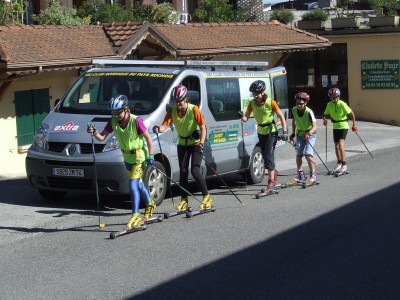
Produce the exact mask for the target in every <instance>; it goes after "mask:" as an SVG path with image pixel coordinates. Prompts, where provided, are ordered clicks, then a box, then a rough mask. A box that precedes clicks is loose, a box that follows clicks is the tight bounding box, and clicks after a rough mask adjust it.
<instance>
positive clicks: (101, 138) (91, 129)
mask: <svg viewBox="0 0 400 300" xmlns="http://www.w3.org/2000/svg"><path fill="white" fill-rule="evenodd" d="M107 125H108V124H107ZM106 129H107V126H106V127H105V129H104V130H103V131H102V132H101V133H99V132H98V131H97V129H96V125H95V124H92V123H89V124H88V125H87V132H88V133H90V134H93V137H94V138H95V139H96V140H98V141H100V142H102V141H104V140H105V139H106V138H107V136H108V135H109V134H110V132H108V131H107V130H106Z"/></svg>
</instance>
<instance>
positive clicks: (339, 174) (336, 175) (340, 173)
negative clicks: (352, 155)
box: [335, 166, 350, 177]
mask: <svg viewBox="0 0 400 300" xmlns="http://www.w3.org/2000/svg"><path fill="white" fill-rule="evenodd" d="M345 167H346V166H345ZM342 169H343V167H342ZM349 173H350V172H349V171H348V170H347V167H346V168H345V169H343V170H340V171H338V172H336V173H335V177H339V176H342V175H347V174H349Z"/></svg>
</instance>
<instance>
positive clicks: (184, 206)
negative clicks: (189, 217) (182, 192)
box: [164, 197, 192, 219]
mask: <svg viewBox="0 0 400 300" xmlns="http://www.w3.org/2000/svg"><path fill="white" fill-rule="evenodd" d="M190 211H192V209H191V208H190V207H189V204H188V198H187V197H182V199H181V202H179V204H178V205H177V206H176V211H174V212H170V213H165V214H164V218H165V219H169V218H172V217H175V216H179V215H182V214H186V213H187V212H190Z"/></svg>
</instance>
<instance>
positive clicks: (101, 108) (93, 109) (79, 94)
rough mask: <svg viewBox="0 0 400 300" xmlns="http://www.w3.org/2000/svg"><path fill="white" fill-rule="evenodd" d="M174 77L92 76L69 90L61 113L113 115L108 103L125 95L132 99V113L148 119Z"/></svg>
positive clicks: (125, 74) (152, 75)
mask: <svg viewBox="0 0 400 300" xmlns="http://www.w3.org/2000/svg"><path fill="white" fill-rule="evenodd" d="M174 76H175V75H173V74H162V73H147V72H89V73H86V74H84V75H83V76H82V77H80V78H79V79H78V80H77V82H76V83H75V84H74V85H73V86H72V88H71V89H70V90H69V92H68V93H67V95H66V96H65V98H64V100H63V102H62V103H61V106H60V112H69V113H77V114H79V113H82V114H109V113H110V111H109V110H108V101H109V100H110V99H111V98H112V97H115V96H116V95H120V94H122V95H125V96H127V97H128V100H129V102H128V103H129V107H130V109H131V112H132V113H134V114H135V115H147V114H150V113H151V112H152V111H154V110H155V109H156V108H157V107H158V106H159V105H160V103H161V101H162V98H163V96H164V95H165V92H166V90H167V89H168V87H169V86H170V85H171V83H172V80H173V79H174Z"/></svg>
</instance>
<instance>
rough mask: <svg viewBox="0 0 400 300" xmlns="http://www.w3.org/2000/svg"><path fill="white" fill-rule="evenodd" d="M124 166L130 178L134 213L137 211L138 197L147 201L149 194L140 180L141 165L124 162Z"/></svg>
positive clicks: (148, 200)
mask: <svg viewBox="0 0 400 300" xmlns="http://www.w3.org/2000/svg"><path fill="white" fill-rule="evenodd" d="M125 167H126V169H127V171H128V174H129V178H130V180H129V191H130V192H131V201H132V213H134V214H136V213H138V212H139V204H140V198H143V200H144V201H146V203H148V202H150V194H149V191H148V190H147V188H146V186H145V185H144V182H143V181H142V175H143V165H142V164H134V165H132V164H128V163H125Z"/></svg>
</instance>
